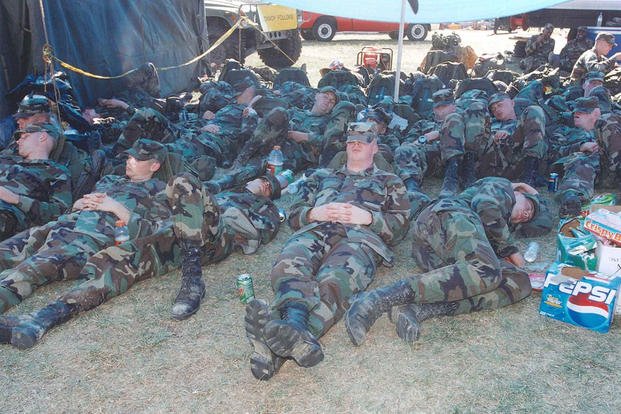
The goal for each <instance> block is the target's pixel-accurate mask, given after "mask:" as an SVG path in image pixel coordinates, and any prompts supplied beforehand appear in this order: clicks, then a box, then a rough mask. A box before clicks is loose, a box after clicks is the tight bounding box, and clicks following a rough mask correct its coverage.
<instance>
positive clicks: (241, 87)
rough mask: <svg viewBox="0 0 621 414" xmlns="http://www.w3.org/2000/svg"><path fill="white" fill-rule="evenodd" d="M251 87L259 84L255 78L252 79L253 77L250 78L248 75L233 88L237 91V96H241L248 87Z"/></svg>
mask: <svg viewBox="0 0 621 414" xmlns="http://www.w3.org/2000/svg"><path fill="white" fill-rule="evenodd" d="M251 87H255V88H256V87H257V84H256V83H255V81H254V80H252V78H250V76H246V77H245V78H244V79H241V80H239V81H237V82H236V83H235V84H234V85H233V90H234V91H235V96H239V95H241V94H242V93H243V92H244V91H245V90H246V89H248V88H251Z"/></svg>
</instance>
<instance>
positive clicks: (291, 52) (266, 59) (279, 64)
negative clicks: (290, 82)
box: [258, 30, 302, 69]
mask: <svg viewBox="0 0 621 414" xmlns="http://www.w3.org/2000/svg"><path fill="white" fill-rule="evenodd" d="M274 43H276V44H277V45H278V47H279V48H280V49H282V51H283V52H284V53H285V54H286V56H285V55H284V54H283V53H282V52H281V51H280V50H278V49H276V48H275V47H270V48H268V49H259V50H258V53H259V57H260V58H261V60H262V61H263V63H265V64H266V65H267V66H269V67H271V68H274V69H282V68H286V67H288V66H291V65H293V64H295V62H297V61H298V59H299V58H300V54H301V53H302V38H301V37H300V32H298V31H297V30H296V31H295V32H294V33H292V35H291V37H289V38H287V39H280V40H276V41H275V42H274ZM289 58H291V59H289Z"/></svg>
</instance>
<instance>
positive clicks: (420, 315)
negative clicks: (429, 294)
mask: <svg viewBox="0 0 621 414" xmlns="http://www.w3.org/2000/svg"><path fill="white" fill-rule="evenodd" d="M456 310H457V302H437V303H420V304H419V303H408V304H407V305H403V306H395V307H393V308H392V310H391V311H390V320H391V321H392V322H393V323H394V324H395V325H396V328H397V335H399V338H401V339H403V340H404V341H405V342H407V343H412V342H416V341H417V340H418V338H419V337H420V325H421V322H422V321H424V320H426V319H429V318H432V317H434V316H443V315H453V314H454V313H455V311H456Z"/></svg>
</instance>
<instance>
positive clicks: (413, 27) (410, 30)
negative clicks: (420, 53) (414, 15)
mask: <svg viewBox="0 0 621 414" xmlns="http://www.w3.org/2000/svg"><path fill="white" fill-rule="evenodd" d="M405 34H406V36H407V37H408V39H410V40H415V41H418V42H420V41H423V40H425V38H426V37H427V26H425V25H424V24H420V23H414V24H410V25H408V27H407V28H406V30H405Z"/></svg>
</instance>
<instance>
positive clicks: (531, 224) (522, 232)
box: [515, 193, 554, 237]
mask: <svg viewBox="0 0 621 414" xmlns="http://www.w3.org/2000/svg"><path fill="white" fill-rule="evenodd" d="M523 194H524V196H525V197H526V198H527V199H529V200H531V201H532V203H533V207H534V208H535V212H534V214H533V218H532V219H531V220H530V221H528V222H526V223H520V224H518V225H517V226H516V227H515V233H516V234H518V235H519V236H522V237H538V236H543V235H544V234H547V233H549V232H550V230H552V227H553V225H554V215H553V214H552V210H551V209H550V207H549V206H548V203H547V202H546V201H545V200H544V199H543V198H542V197H541V196H540V195H539V194H529V193H523Z"/></svg>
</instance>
